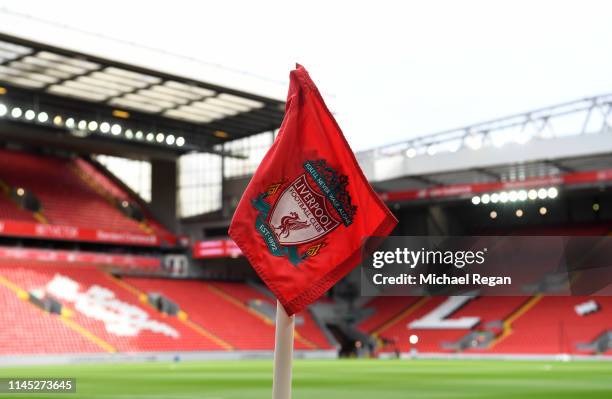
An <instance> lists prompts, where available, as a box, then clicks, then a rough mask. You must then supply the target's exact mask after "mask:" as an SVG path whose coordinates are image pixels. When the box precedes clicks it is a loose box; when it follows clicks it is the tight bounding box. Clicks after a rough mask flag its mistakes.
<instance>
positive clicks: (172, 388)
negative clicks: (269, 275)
mask: <svg viewBox="0 0 612 399" xmlns="http://www.w3.org/2000/svg"><path fill="white" fill-rule="evenodd" d="M271 375H272V363H271V362H270V361H223V362H221V361H214V362H183V363H146V364H119V365H78V366H51V367H20V368H10V369H7V368H0V377H36V376H39V377H75V378H76V379H77V388H78V392H77V393H76V394H64V395H59V394H46V395H31V394H20V395H0V398H2V397H9V396H10V397H12V398H26V397H48V398H56V399H59V398H68V399H70V398H71V399H77V398H79V399H80V398H88V399H90V398H92V399H93V398H117V399H125V398H164V399H171V398H199V399H255V398H257V399H268V398H270V396H271V384H272V379H271ZM293 398H294V399H392V398H393V399H400V398H401V399H407V398H419V399H425V398H435V399H442V398H493V399H504V398H520V399H529V398H550V399H562V398H568V399H577V398H580V399H591V398H606V399H610V398H612V362H601V363H597V362H570V363H560V362H524V361H522V362H518V361H492V360H491V361H433V360H416V361H397V360H389V361H386V360H337V361H334V360H330V361H297V362H296V364H295V368H294V395H293Z"/></svg>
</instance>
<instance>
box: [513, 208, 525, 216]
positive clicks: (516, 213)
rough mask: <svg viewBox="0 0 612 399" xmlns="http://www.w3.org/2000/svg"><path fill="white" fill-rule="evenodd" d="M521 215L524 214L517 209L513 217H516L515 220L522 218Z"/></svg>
mask: <svg viewBox="0 0 612 399" xmlns="http://www.w3.org/2000/svg"><path fill="white" fill-rule="evenodd" d="M523 214H524V212H523V210H522V209H517V210H516V212H515V215H516V217H517V218H522V217H523Z"/></svg>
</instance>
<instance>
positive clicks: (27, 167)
mask: <svg viewBox="0 0 612 399" xmlns="http://www.w3.org/2000/svg"><path fill="white" fill-rule="evenodd" d="M0 180H2V181H4V182H5V183H6V184H8V185H9V186H11V187H13V188H16V187H23V188H24V189H26V190H28V191H31V192H32V193H33V194H34V195H35V196H36V197H37V198H38V200H39V201H40V203H41V206H42V209H41V212H40V213H41V215H42V216H43V217H44V219H46V221H47V222H48V223H49V224H54V225H64V226H73V227H80V228H90V229H100V230H108V231H121V232H128V233H138V234H141V235H142V234H147V233H148V232H150V233H154V234H157V235H170V233H168V232H167V231H166V230H165V229H164V228H163V227H162V226H161V225H159V224H158V223H156V222H154V221H152V220H150V218H149V215H145V217H147V225H148V226H149V227H151V229H152V230H148V229H147V228H145V227H143V226H142V225H140V223H139V222H137V221H135V220H133V219H130V218H129V217H127V216H125V215H124V214H123V213H122V212H121V211H119V210H118V209H117V208H116V206H115V204H114V203H113V201H114V200H115V199H117V200H130V201H132V199H131V198H130V197H129V195H128V194H127V193H125V192H124V191H122V189H121V188H120V187H118V186H117V185H116V184H115V183H114V182H113V181H111V180H110V179H109V178H107V177H106V176H104V175H103V174H102V173H101V172H100V171H98V170H96V169H95V168H94V167H93V166H92V165H90V164H89V163H88V162H87V161H85V160H82V159H74V160H71V159H65V158H59V157H53V156H43V155H35V154H30V153H26V152H19V151H9V150H5V149H0ZM0 196H2V197H4V198H2V199H0V216H1V217H2V218H6V219H19V220H28V221H34V219H33V217H32V216H31V213H30V217H27V214H28V213H29V212H27V211H25V210H21V212H19V211H18V210H17V211H16V210H15V206H14V205H12V204H11V203H9V202H10V201H9V200H8V198H7V197H6V196H5V195H3V194H0ZM7 201H9V202H7Z"/></svg>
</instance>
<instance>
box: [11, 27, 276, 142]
mask: <svg viewBox="0 0 612 399" xmlns="http://www.w3.org/2000/svg"><path fill="white" fill-rule="evenodd" d="M0 85H2V86H4V87H3V88H2V89H0V94H5V96H4V97H5V99H6V101H5V99H4V98H2V99H1V100H2V103H3V104H4V106H5V107H7V109H5V110H4V113H5V114H7V116H9V117H13V119H16V120H19V121H21V122H32V123H36V124H38V125H49V127H53V128H63V129H64V130H66V129H67V130H72V131H75V130H79V131H82V132H83V133H87V134H88V135H95V136H101V137H102V136H106V137H108V138H113V139H117V140H123V141H125V142H134V144H138V145H139V146H141V145H143V144H145V145H151V146H161V147H163V148H165V149H170V150H174V151H177V152H185V151H190V150H199V151H216V150H214V149H213V147H214V146H215V145H216V144H219V143H222V142H225V141H229V140H233V139H237V138H242V137H246V136H250V135H253V134H257V133H260V132H264V131H270V130H274V129H277V128H278V127H279V126H280V123H281V121H282V118H283V112H284V103H283V102H282V101H278V100H275V99H271V98H267V97H262V96H259V95H255V94H252V93H247V92H243V91H239V90H236V89H231V88H228V87H222V86H219V85H215V84H210V83H206V82H203V81H197V80H193V79H188V78H184V77H180V76H175V75H172V74H168V73H163V72H159V71H154V70H151V69H146V68H142V67H138V66H134V65H128V64H125V63H121V62H116V61H112V60H108V59H103V58H100V57H96V56H91V55H87V54H83V53H80V52H76V51H70V50H66V49H62V48H58V47H54V46H50V45H46V44H43V43H40V42H35V41H31V40H25V39H22V38H18V37H14V36H10V35H6V34H2V33H0ZM10 107H18V108H19V111H16V112H15V113H14V114H13V113H12V109H10ZM28 110H29V111H33V112H34V113H29V114H27V115H26V113H27V111H28ZM0 111H2V110H0ZM20 111H21V112H20ZM1 113H2V112H0V114H1ZM40 114H43V115H44V116H42V117H41V118H38V115H40ZM17 115H18V116H17ZM56 116H58V117H59V118H56ZM55 122H58V123H55ZM59 122H61V123H59ZM138 141H141V143H139V142H138Z"/></svg>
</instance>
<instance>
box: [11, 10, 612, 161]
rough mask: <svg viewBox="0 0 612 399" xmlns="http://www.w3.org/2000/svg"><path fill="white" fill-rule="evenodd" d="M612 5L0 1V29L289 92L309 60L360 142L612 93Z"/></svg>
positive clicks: (360, 146) (356, 145)
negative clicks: (291, 78)
mask: <svg viewBox="0 0 612 399" xmlns="http://www.w3.org/2000/svg"><path fill="white" fill-rule="evenodd" d="M16 14H19V15H16ZM24 14H27V15H30V16H32V17H33V18H35V20H33V19H29V18H25V17H23V15H24ZM611 15H612V2H609V1H572V2H570V1H543V0H542V1H512V2H510V1H506V2H502V1H465V0H463V1H411V2H408V1H384V0H378V1H363V2H360V1H340V0H338V1H332V0H327V1H318V0H310V1H301V2H298V1H288V0H285V1H265V0H260V1H253V0H251V1H233V0H224V1H195V0H173V1H148V2H145V1H126V0H122V1H116V0H105V1H95V2H92V1H68V0H53V1H33V0H0V31H3V32H5V33H13V34H18V35H25V36H29V37H30V38H33V39H38V40H41V41H48V42H52V44H56V45H60V46H63V47H69V48H72V49H75V50H80V51H82V52H85V53H94V54H95V55H104V56H107V57H110V58H118V59H121V60H122V61H127V62H132V63H137V64H140V65H143V66H148V67H150V68H152V69H162V70H164V71H166V72H171V73H177V74H180V75H185V76H188V77H194V78H198V79H201V80H203V81H209V80H215V79H214V78H213V75H215V74H220V75H223V73H219V68H217V67H214V65H221V66H223V68H221V71H223V70H226V71H230V72H232V73H234V78H232V77H229V78H228V77H227V76H225V79H230V80H231V82H232V83H233V84H234V86H237V87H244V88H245V89H249V90H254V91H261V93H262V94H269V95H274V96H276V97H279V98H283V96H284V93H286V90H287V83H288V72H289V70H290V69H291V68H292V67H293V66H294V65H295V63H296V62H299V63H301V64H302V65H304V66H305V67H306V68H307V69H308V70H309V72H310V74H311V76H312V77H313V79H314V80H315V82H317V84H318V86H319V89H320V90H321V92H322V93H323V95H324V97H325V98H326V99H327V100H328V102H329V104H330V107H331V108H332V111H333V112H334V113H335V115H336V118H337V119H338V122H339V124H340V126H341V127H342V128H343V131H344V133H345V135H346V136H347V139H348V141H349V143H350V144H351V146H352V147H353V149H354V150H356V151H358V150H364V149H368V148H372V147H375V146H379V145H383V144H386V143H391V142H397V141H401V140H405V139H409V138H412V137H416V136H422V135H426V134H431V133H435V132H437V131H440V130H445V129H449V128H456V127H461V126H464V125H467V124H471V123H477V122H480V121H484V120H487V119H491V118H496V117H501V116H505V115H509V114H513V113H518V112H522V111H528V110H530V109H533V108H538V107H543V106H547V105H553V104H556V103H560V102H565V101H571V100H574V99H578V98H582V97H586V96H591V95H596V94H602V93H608V92H612V23H610V16H611ZM39 19H44V20H45V21H50V22H52V23H53V24H55V25H54V26H53V25H50V24H47V23H46V22H41V21H40V20H39ZM58 24H59V25H63V26H65V27H64V28H61V29H60V28H59V27H58V26H57V25H58ZM90 33H91V34H94V36H92V35H91V34H90ZM95 35H97V36H95ZM99 35H103V36H104V37H105V38H100V37H99ZM109 38H111V39H112V40H111V39H109ZM126 42H130V43H132V44H129V45H128V44H126ZM134 44H136V46H137V47H140V48H145V49H147V50H146V52H147V54H144V52H145V51H144V50H142V51H137V50H135V47H134ZM130 48H131V50H130ZM151 48H154V49H156V50H151ZM157 49H158V50H159V51H158V50H157ZM169 53H172V54H174V55H170V54H169ZM176 55H178V56H176ZM185 57H188V58H185ZM196 60H197V61H196ZM211 65H213V67H211ZM215 70H216V72H215ZM236 76H238V77H236ZM254 82H255V83H254ZM257 82H259V83H257Z"/></svg>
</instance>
